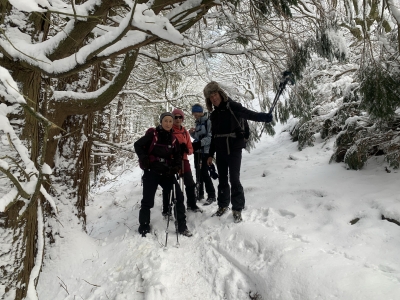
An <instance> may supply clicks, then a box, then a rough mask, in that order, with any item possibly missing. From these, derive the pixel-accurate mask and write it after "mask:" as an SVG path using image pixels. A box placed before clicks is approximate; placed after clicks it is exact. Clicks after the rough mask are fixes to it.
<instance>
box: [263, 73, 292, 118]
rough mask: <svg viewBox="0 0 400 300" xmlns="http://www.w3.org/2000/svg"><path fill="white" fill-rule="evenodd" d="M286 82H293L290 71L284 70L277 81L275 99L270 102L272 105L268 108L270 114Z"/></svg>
mask: <svg viewBox="0 0 400 300" xmlns="http://www.w3.org/2000/svg"><path fill="white" fill-rule="evenodd" d="M288 82H290V84H294V79H293V74H292V72H290V71H285V72H283V74H282V78H281V81H280V83H279V89H278V91H277V92H276V95H275V99H274V101H273V102H272V106H271V108H270V110H269V113H270V114H271V113H272V111H273V110H274V108H275V105H276V104H277V103H278V99H279V97H280V95H281V94H282V92H283V91H284V89H285V87H286V84H288Z"/></svg>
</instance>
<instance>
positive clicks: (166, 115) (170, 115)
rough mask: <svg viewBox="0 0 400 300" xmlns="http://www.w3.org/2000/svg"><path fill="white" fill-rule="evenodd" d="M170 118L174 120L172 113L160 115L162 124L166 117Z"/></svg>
mask: <svg viewBox="0 0 400 300" xmlns="http://www.w3.org/2000/svg"><path fill="white" fill-rule="evenodd" d="M168 116H169V117H171V118H174V117H173V116H172V114H171V113H170V112H163V113H162V114H161V115H160V123H161V122H162V119H164V117H168Z"/></svg>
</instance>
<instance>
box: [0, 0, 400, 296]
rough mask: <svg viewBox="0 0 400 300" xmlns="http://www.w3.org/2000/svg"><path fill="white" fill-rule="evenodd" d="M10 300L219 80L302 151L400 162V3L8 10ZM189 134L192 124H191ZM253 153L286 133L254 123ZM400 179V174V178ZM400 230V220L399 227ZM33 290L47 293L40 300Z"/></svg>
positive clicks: (4, 16) (0, 180) (1, 257)
mask: <svg viewBox="0 0 400 300" xmlns="http://www.w3.org/2000/svg"><path fill="white" fill-rule="evenodd" d="M0 11H1V16H0V134H1V143H0V236H1V239H2V243H1V245H0V287H1V289H0V292H3V294H4V295H6V296H7V297H8V298H9V299H23V298H24V297H26V295H27V294H31V293H34V290H35V285H36V284H37V281H38V278H39V276H40V268H41V265H42V262H43V260H44V259H45V258H46V248H47V247H49V246H50V245H51V244H53V243H54V242H55V238H54V237H55V236H56V235H58V234H59V230H60V227H61V226H62V224H61V223H60V222H58V219H59V216H58V214H59V213H60V212H59V211H58V209H57V205H56V201H54V199H59V198H63V199H68V201H70V202H71V203H73V204H74V210H73V211H69V212H65V211H64V212H62V213H64V214H65V213H66V214H69V216H68V218H69V219H70V220H71V222H76V223H79V224H81V226H82V230H83V231H85V230H86V214H85V207H86V205H87V200H88V191H89V190H90V188H91V187H94V186H99V185H102V184H105V183H106V182H109V181H111V180H115V179H116V178H117V177H118V176H120V175H121V174H122V173H124V171H126V170H129V169H130V168H133V167H135V166H137V160H136V157H135V154H134V153H133V147H132V145H133V142H134V141H135V140H136V139H137V138H138V137H139V136H141V135H142V134H143V132H144V130H145V129H146V128H148V127H151V126H154V125H156V124H157V120H158V115H159V114H160V113H161V112H163V111H166V110H167V111H169V110H171V109H172V108H174V107H178V108H181V109H183V110H184V111H185V112H186V113H187V115H188V116H189V115H190V107H191V106H192V105H193V104H194V103H204V97H203V95H202V89H203V87H204V85H205V84H206V83H207V82H209V81H211V80H216V81H218V82H220V83H221V85H222V86H223V87H224V88H225V89H226V90H227V92H228V94H229V95H230V96H231V97H232V98H233V99H234V100H236V101H239V102H241V103H242V104H243V105H244V106H246V107H248V108H250V109H257V110H261V111H268V109H269V108H270V105H271V101H272V99H273V97H274V93H275V92H276V90H277V87H278V86H279V80H280V78H281V74H282V72H283V71H284V70H290V71H291V72H292V74H293V78H294V80H295V84H294V85H292V86H288V88H287V93H286V94H285V95H284V97H282V99H281V100H282V101H280V102H279V103H278V106H277V107H276V109H275V111H274V116H275V120H277V121H279V122H281V123H285V122H286V121H287V120H288V119H289V118H290V117H294V118H295V119H296V122H294V123H293V126H291V129H290V134H291V136H292V139H293V141H294V142H297V144H298V148H299V149H300V150H301V149H304V148H305V147H312V146H313V143H314V139H315V137H314V135H315V133H320V134H321V137H322V138H323V139H328V138H329V139H330V138H335V140H336V143H335V151H334V154H333V155H332V158H331V161H332V162H345V163H346V165H347V166H348V168H349V169H355V170H358V169H361V168H362V167H363V166H364V164H365V163H366V162H367V160H368V159H369V158H370V157H371V156H377V155H379V156H382V157H384V159H385V161H386V162H387V163H388V165H389V166H390V167H391V168H399V164H400V156H399V152H400V137H399V133H400V110H399V106H400V80H399V78H400V68H399V66H400V59H399V46H400V28H399V24H400V4H399V1H397V0H362V1H357V0H331V1H312V0H311V1H300V0H265V1H261V0H226V1H222V0H220V1H218V0H215V1H211V0H203V1H201V0H187V1H174V0H170V1H158V0H153V1H129V0H126V1H122V0H121V1H115V0H102V1H94V0H89V1H79V0H78V1H66V0H64V1H61V0H55V1H50V0H49V1H47V0H1V1H0ZM187 122H190V121H189V119H188V120H187ZM250 125H251V131H252V134H251V137H252V138H251V142H250V143H249V146H248V149H247V150H248V151H251V149H252V148H254V146H255V143H256V142H257V141H258V140H259V139H260V137H261V135H262V134H274V128H273V124H268V125H266V124H259V123H252V124H250ZM389 171H390V170H389ZM64 217H65V216H64ZM397 221H398V222H400V220H397ZM32 291H33V292H32Z"/></svg>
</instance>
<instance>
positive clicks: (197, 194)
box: [196, 152, 201, 201]
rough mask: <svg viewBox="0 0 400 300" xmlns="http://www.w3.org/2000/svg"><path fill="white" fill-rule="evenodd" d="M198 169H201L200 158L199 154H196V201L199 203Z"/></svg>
mask: <svg viewBox="0 0 400 300" xmlns="http://www.w3.org/2000/svg"><path fill="white" fill-rule="evenodd" d="M200 168H201V157H200V152H197V168H196V201H200V182H201V180H200V174H201V172H200Z"/></svg>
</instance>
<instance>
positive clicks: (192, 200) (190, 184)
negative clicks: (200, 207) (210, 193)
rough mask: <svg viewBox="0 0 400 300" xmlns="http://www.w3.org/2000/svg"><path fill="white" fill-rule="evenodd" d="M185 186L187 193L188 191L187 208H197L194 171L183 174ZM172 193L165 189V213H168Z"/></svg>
mask: <svg viewBox="0 0 400 300" xmlns="http://www.w3.org/2000/svg"><path fill="white" fill-rule="evenodd" d="M183 184H184V185H185V191H186V198H187V206H188V207H195V206H196V193H195V189H196V184H195V183H194V181H193V175H192V171H189V172H185V173H183ZM170 191H171V189H169V190H165V189H163V192H162V194H163V209H162V210H163V212H164V213H165V212H167V211H168V204H169V197H170Z"/></svg>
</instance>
